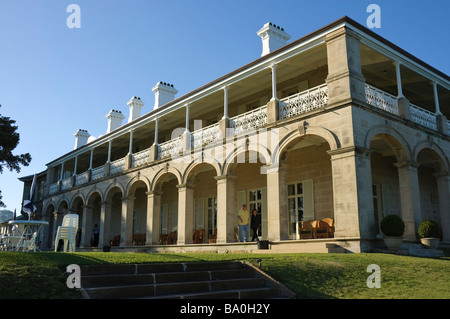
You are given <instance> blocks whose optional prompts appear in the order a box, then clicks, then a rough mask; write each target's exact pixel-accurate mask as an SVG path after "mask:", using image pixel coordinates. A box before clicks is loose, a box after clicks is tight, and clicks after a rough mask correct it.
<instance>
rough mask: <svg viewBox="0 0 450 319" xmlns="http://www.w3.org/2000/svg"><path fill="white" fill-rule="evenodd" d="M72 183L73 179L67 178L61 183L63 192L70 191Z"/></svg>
mask: <svg viewBox="0 0 450 319" xmlns="http://www.w3.org/2000/svg"><path fill="white" fill-rule="evenodd" d="M71 181H72V178H71V177H68V178H66V179H63V180H62V181H61V190H66V189H69V188H70V186H71Z"/></svg>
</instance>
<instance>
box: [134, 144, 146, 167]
mask: <svg viewBox="0 0 450 319" xmlns="http://www.w3.org/2000/svg"><path fill="white" fill-rule="evenodd" d="M149 157H150V149H149V148H147V149H145V150H143V151H140V152H137V153H135V154H133V155H132V159H131V166H132V167H137V166H141V165H145V164H147V163H148V162H149Z"/></svg>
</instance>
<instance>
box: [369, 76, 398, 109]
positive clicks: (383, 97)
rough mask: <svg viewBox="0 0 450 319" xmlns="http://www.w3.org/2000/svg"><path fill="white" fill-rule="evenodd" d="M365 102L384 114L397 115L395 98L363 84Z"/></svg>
mask: <svg viewBox="0 0 450 319" xmlns="http://www.w3.org/2000/svg"><path fill="white" fill-rule="evenodd" d="M365 93H366V102H367V103H368V104H369V105H372V106H375V107H376V108H379V109H381V110H384V111H386V112H389V113H392V114H395V115H398V101H397V98H396V97H395V96H393V95H391V94H389V93H387V92H384V91H382V90H379V89H377V88H375V87H373V86H371V85H369V84H365Z"/></svg>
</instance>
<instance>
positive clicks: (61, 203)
mask: <svg viewBox="0 0 450 319" xmlns="http://www.w3.org/2000/svg"><path fill="white" fill-rule="evenodd" d="M64 204H65V205H64ZM63 206H66V209H69V207H70V206H69V200H68V199H67V198H65V197H62V198H60V199H59V201H58V202H57V204H56V205H55V207H56V209H57V211H58V212H60V209H64V207H63Z"/></svg>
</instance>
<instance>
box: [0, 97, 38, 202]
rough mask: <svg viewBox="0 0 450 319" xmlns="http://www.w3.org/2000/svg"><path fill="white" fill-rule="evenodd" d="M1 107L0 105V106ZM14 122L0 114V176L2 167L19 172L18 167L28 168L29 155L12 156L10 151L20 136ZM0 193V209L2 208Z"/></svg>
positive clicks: (17, 142) (17, 143) (15, 145)
mask: <svg viewBox="0 0 450 319" xmlns="http://www.w3.org/2000/svg"><path fill="white" fill-rule="evenodd" d="M0 107H1V105H0ZM15 123H16V121H14V120H11V119H10V118H9V117H6V116H2V115H1V114H0V174H1V173H3V167H6V168H7V169H9V170H10V171H13V170H15V171H16V172H17V173H19V172H20V165H23V166H28V165H29V164H30V162H31V155H30V154H29V153H25V154H20V155H14V154H13V153H12V151H13V150H14V149H15V148H16V147H17V145H19V140H20V136H19V133H17V132H16V131H17V128H18V127H17V126H16V125H14V124H15ZM1 199H2V195H1V191H0V207H4V206H5V204H4V203H3V202H2V200H1Z"/></svg>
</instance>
